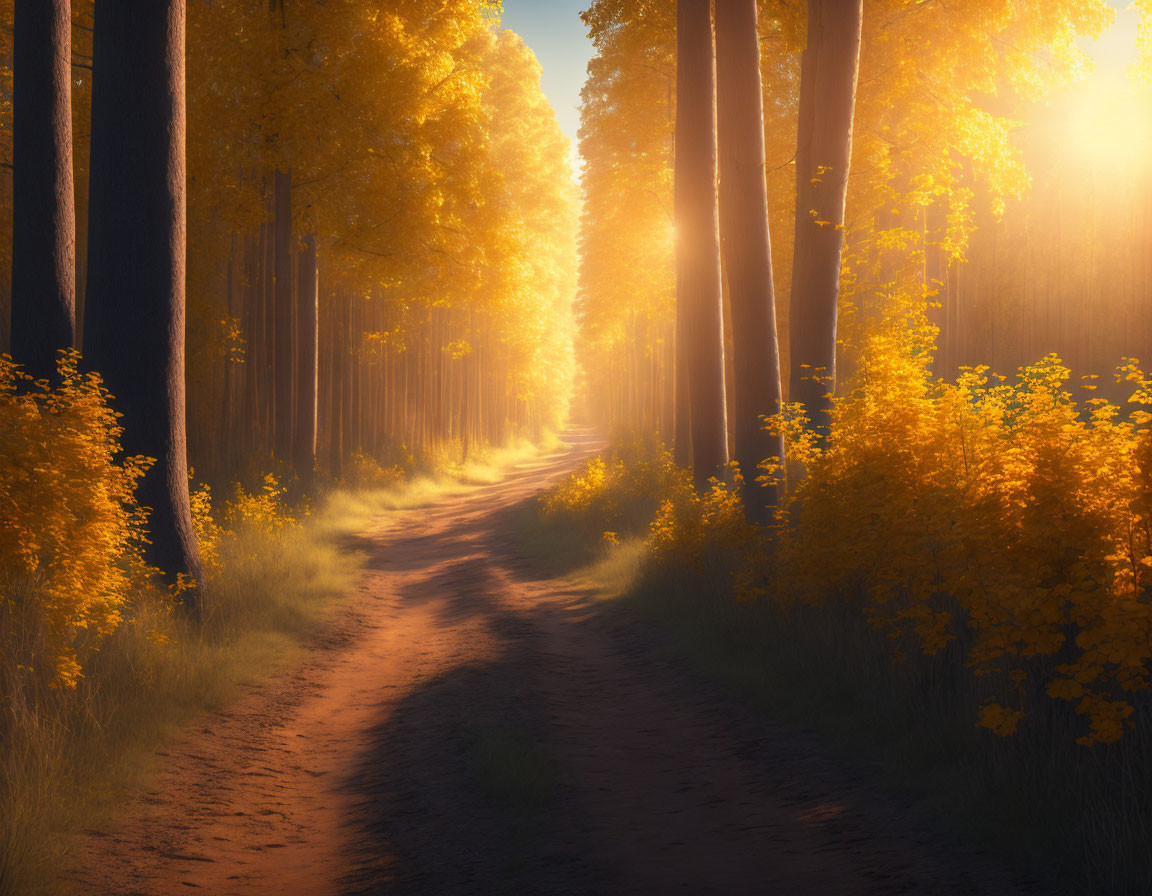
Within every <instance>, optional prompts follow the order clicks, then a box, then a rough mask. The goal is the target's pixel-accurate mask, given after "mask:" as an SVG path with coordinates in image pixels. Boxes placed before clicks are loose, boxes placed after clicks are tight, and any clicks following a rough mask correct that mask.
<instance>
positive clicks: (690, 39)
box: [675, 0, 728, 487]
mask: <svg viewBox="0 0 1152 896" xmlns="http://www.w3.org/2000/svg"><path fill="white" fill-rule="evenodd" d="M677 35H678V39H677V66H678V67H677V74H676V91H677V104H676V109H677V112H676V189H675V193H676V195H675V205H676V274H677V276H676V282H677V290H678V294H677V299H676V301H677V305H678V306H680V305H682V306H683V309H682V310H683V316H682V317H681V318H680V320H681V321H682V322H683V323H684V325H685V326H683V327H681V328H680V332H679V333H678V334H677V335H678V336H687V337H688V338H687V339H686V344H684V345H683V350H682V351H681V352H680V355H681V357H682V358H684V359H685V360H687V367H688V389H689V404H690V413H691V418H692V419H691V432H692V473H693V477H694V479H695V481H696V484H697V486H698V487H703V486H704V485H706V484H707V481H708V479H709V478H710V477H712V476H722V475H723V474H724V467H725V466H726V464H727V463H728V439H727V423H726V419H725V418H726V411H725V407H724V328H723V311H722V291H721V281H720V231H719V221H718V218H717V215H718V211H717V195H716V89H715V85H716V59H715V51H714V46H713V41H712V16H711V10H710V2H709V0H679V8H678V17H677Z"/></svg>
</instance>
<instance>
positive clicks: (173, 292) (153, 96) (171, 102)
mask: <svg viewBox="0 0 1152 896" xmlns="http://www.w3.org/2000/svg"><path fill="white" fill-rule="evenodd" d="M184 22H185V5H184V0H100V6H99V9H98V10H97V13H96V33H95V47H94V51H93V55H94V67H95V69H96V71H98V72H99V73H100V76H99V77H98V78H97V79H96V82H95V85H94V87H95V89H94V91H93V96H92V161H91V184H90V202H89V220H90V225H89V251H88V299H87V308H86V313H85V328H86V332H85V339H84V344H85V349H86V351H87V353H88V354H87V357H88V360H89V361H90V362H91V363H92V365H93V366H94V367H95V368H96V369H97V370H99V371H100V373H101V374H103V376H104V380H105V382H106V383H107V384H108V388H109V390H110V391H111V393H112V395H113V396H114V400H115V404H116V406H117V408H118V409H119V410H121V411H122V412H123V414H124V419H123V425H124V436H123V443H124V448H125V450H126V452H127V453H128V454H129V455H147V456H148V457H153V458H155V459H156V463H155V465H154V466H153V467H152V469H151V470H149V471H148V473H147V475H145V477H144V479H143V481H142V483H141V486H140V491H139V498H140V501H141V503H142V504H143V505H145V506H147V507H149V508H151V514H150V516H149V528H150V532H151V540H152V544H151V546H150V549H149V554H150V557H151V560H152V562H153V563H155V564H156V566H158V567H159V568H160V569H162V570H163V571H164V572H165V574H166V575H167V576H169V577H170V578H171V579H175V578H176V577H177V576H179V575H186V576H190V577H192V578H193V579H195V580H196V581H197V582H199V583H203V581H204V577H203V570H202V569H201V566H200V557H199V551H198V548H197V544H196V532H195V529H194V528H193V525H192V515H191V513H190V509H189V501H188V461H187V453H186V452H187V448H186V438H185V409H184V401H185V398H184V394H185V391H184V390H185V384H184V276H185V251H186V247H185V242H186V218H185V215H186V211H185V188H186V183H185V163H184V137H185V101H184ZM195 593H196V592H195V591H192V590H190V591H187V592H185V600H186V602H188V603H192V602H193V601H194V600H195V597H194V595H195Z"/></svg>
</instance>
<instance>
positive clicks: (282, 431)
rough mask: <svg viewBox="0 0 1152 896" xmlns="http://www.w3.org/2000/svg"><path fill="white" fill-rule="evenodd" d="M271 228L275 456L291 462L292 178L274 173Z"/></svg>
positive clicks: (283, 173)
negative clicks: (274, 360) (273, 215)
mask: <svg viewBox="0 0 1152 896" xmlns="http://www.w3.org/2000/svg"><path fill="white" fill-rule="evenodd" d="M273 192H274V194H275V200H274V205H275V224H274V234H273V254H274V262H273V275H274V277H275V286H274V296H275V299H274V301H275V307H276V324H275V325H276V337H275V351H276V372H275V384H274V386H273V394H274V396H275V398H274V402H275V412H274V413H275V428H276V437H275V443H274V448H275V453H276V456H277V457H278V458H280V460H282V461H285V462H288V463H290V462H291V460H292V410H293V408H292V385H293V382H292V381H293V366H292V324H293V318H294V316H295V315H294V314H293V308H292V175H291V174H290V173H288V172H284V171H277V172H276V175H275V177H274V179H273Z"/></svg>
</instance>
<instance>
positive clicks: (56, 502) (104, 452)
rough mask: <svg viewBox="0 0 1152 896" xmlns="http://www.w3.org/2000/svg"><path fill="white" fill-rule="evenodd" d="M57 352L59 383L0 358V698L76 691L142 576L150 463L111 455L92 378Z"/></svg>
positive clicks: (109, 414) (107, 414)
mask: <svg viewBox="0 0 1152 896" xmlns="http://www.w3.org/2000/svg"><path fill="white" fill-rule="evenodd" d="M78 363H79V356H78V355H77V354H76V353H75V352H66V353H62V354H61V357H60V361H59V367H58V377H59V385H57V386H55V387H52V386H50V385H49V384H48V383H47V382H45V381H38V382H34V381H32V380H31V379H30V378H29V377H28V376H27V375H26V374H24V373H23V372H22V371H21V369H20V368H19V367H18V366H17V365H16V364H15V363H13V361H12V360H11V359H10V358H9V357H8V356H6V355H5V356H0V506H3V508H4V509H3V518H4V523H3V525H2V526H0V651H2V653H3V656H4V658H5V662H4V663H2V664H0V674H2V675H3V677H4V680H0V700H4V699H7V698H8V697H9V696H10V695H11V694H12V693H13V691H14V690H15V689H18V688H20V687H21V686H22V685H24V684H28V683H31V682H35V683H39V684H48V685H52V686H57V687H70V686H73V685H75V683H76V681H77V679H78V678H79V677H80V675H81V669H82V663H83V661H84V659H85V657H86V656H87V655H89V654H91V653H92V651H94V650H96V649H97V648H98V647H99V645H100V643H101V641H102V640H103V639H104V638H106V637H107V636H108V635H109V634H111V632H112V631H113V630H114V629H115V628H116V626H117V625H118V624H119V623H120V621H121V618H122V615H123V612H124V609H125V606H126V605H127V604H128V602H129V601H130V599H131V596H132V594H133V593H134V591H135V590H136V589H137V587H138V586H139V585H140V583H141V582H142V581H143V580H144V579H145V578H147V576H148V574H149V572H150V570H149V569H148V568H147V566H146V565H145V563H144V561H143V559H142V553H141V551H142V547H143V545H144V544H145V543H146V532H145V525H144V523H145V520H144V513H143V511H142V510H141V508H140V506H139V504H138V503H137V501H136V498H135V490H136V485H137V482H138V481H139V479H140V477H141V476H142V475H143V474H144V472H145V471H146V470H147V468H148V466H149V464H150V461H149V460H148V459H146V458H139V457H130V458H124V459H120V458H118V454H119V453H120V444H119V439H120V435H121V428H120V426H119V424H118V423H117V419H116V414H115V413H114V412H113V411H112V410H111V408H110V407H109V405H108V395H107V393H106V392H105V390H104V388H103V387H102V386H101V382H100V379H99V377H98V376H96V375H95V374H90V373H81V372H80V371H79V367H78Z"/></svg>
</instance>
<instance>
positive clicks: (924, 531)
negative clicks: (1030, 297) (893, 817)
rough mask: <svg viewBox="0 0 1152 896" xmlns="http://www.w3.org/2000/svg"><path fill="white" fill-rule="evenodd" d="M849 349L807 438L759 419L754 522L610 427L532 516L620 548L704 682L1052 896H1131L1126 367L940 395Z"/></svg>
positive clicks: (883, 344)
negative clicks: (608, 437) (879, 772)
mask: <svg viewBox="0 0 1152 896" xmlns="http://www.w3.org/2000/svg"><path fill="white" fill-rule="evenodd" d="M863 358H864V359H865V360H864V361H863V362H862V363H861V365H860V368H859V371H858V372H857V374H856V375H855V376H854V377H853V378H852V379H851V381H850V382H848V383H847V384H846V386H845V388H844V389H843V390H842V393H841V394H842V396H843V397H841V398H838V399H837V400H836V407H835V410H834V414H833V426H832V436H831V438H825V439H818V438H816V437H814V436H813V435H812V434H811V430H809V429H808V427H807V426H806V421H803V420H802V419H799V418H798V416H797V414H796V411H795V409H790V410H789V412H787V413H786V414H784V415H781V417H779V418H777V419H775V420H772V421H769V425H771V426H774V427H779V428H782V429H783V430H784V431H785V435H786V437H787V440H788V445H789V448H790V451H791V458H790V459H791V460H792V461H793V465H792V466H791V467H790V469H789V470H787V471H786V470H783V469H780V468H775V467H772V466H771V465H768V466H767V467H766V468H765V470H764V471H763V473H764V475H766V476H768V477H769V478H771V479H773V480H774V481H776V482H777V483H781V484H784V485H786V486H787V487H788V488H787V492H786V494H787V497H786V499H785V501H784V503H783V505H782V506H781V507H780V509H779V513H778V514H777V516H776V519H775V521H774V523H773V524H771V525H768V526H765V527H757V526H751V525H748V524H746V523H745V522H744V520H743V513H742V508H741V507H740V501H739V497H738V496H739V489H738V488H737V487H735V486H734V485H732V484H725V483H723V482H718V481H714V482H713V484H712V486H711V488H710V489H708V490H706V491H704V492H703V493H702V494H697V493H696V492H695V491H694V490H693V489H692V487H691V485H690V483H689V482H688V480H687V478H686V476H685V475H684V474H682V473H681V472H680V471H677V470H676V469H675V465H674V463H673V462H672V459H671V457H670V456H669V455H668V453H667V452H666V451H665V450H664V449H663V448H661V447H660V446H659V445H657V444H656V443H654V442H647V443H646V442H643V441H635V440H633V441H631V442H627V443H622V444H619V445H617V446H615V447H614V448H613V449H611V450H610V451H609V452H608V453H607V454H606V455H605V456H604V457H603V458H600V459H594V460H592V461H590V462H589V463H588V464H587V465H586V466H585V467H584V468H583V469H582V470H579V471H577V472H576V473H575V474H573V475H572V476H571V477H569V478H568V479H567V480H565V481H564V482H562V483H561V484H559V485H558V486H557V487H556V488H555V489H554V490H553V491H552V492H551V493H550V494H549V495H547V496H546V497H545V498H544V499H542V501H541V503H540V506H539V507H538V508H537V511H536V512H537V513H538V514H539V516H540V518H541V522H540V524H539V525H538V526H537V527H536V529H537V530H542V529H544V528H545V527H547V529H548V531H550V532H551V533H553V534H554V535H556V536H557V537H560V542H561V547H559V548H558V549H557V550H558V551H559V552H560V553H563V552H565V551H567V552H569V553H570V554H571V555H572V557H573V559H572V560H571V562H570V565H571V566H572V567H576V566H578V565H579V563H580V562H581V561H580V559H579V558H581V557H582V558H583V562H585V563H591V564H593V566H595V565H598V564H603V563H605V562H606V557H608V556H610V555H611V553H612V547H611V545H610V544H609V545H607V546H605V544H604V543H603V542H604V541H605V537H604V536H602V537H601V543H599V544H597V543H596V541H595V539H594V537H593V535H594V533H595V532H596V531H597V530H600V531H602V532H603V531H607V532H615V531H617V530H620V531H628V532H631V533H633V538H634V539H635V538H639V537H643V538H644V539H645V559H644V561H643V563H642V564H641V565H640V566H639V571H638V572H637V574H636V575H635V576H633V577H632V580H631V582H630V583H628V584H627V585H626V586H625V587H624V588H622V589H621V590H624V591H625V592H626V593H627V595H628V601H627V605H628V606H631V607H633V608H635V609H638V610H640V611H642V612H645V613H647V614H651V615H654V616H656V617H658V618H660V619H662V620H663V621H664V622H665V623H666V624H667V625H668V626H669V628H670V630H671V631H672V632H673V633H674V635H675V639H676V641H677V643H678V644H679V646H680V648H681V649H682V650H683V651H684V652H685V653H686V654H687V655H689V656H690V657H692V659H693V660H694V662H696V663H697V664H698V665H699V666H700V668H701V669H703V670H705V671H706V672H707V673H708V674H709V675H711V676H714V677H716V678H719V679H721V680H723V681H725V682H727V683H728V684H730V685H731V686H733V687H734V688H736V689H738V690H740V691H741V692H743V693H745V694H746V695H748V696H750V697H751V698H753V699H754V700H755V701H756V702H758V703H759V704H761V705H762V706H764V707H765V708H766V709H767V710H769V711H770V713H771V714H772V715H773V716H775V717H777V718H781V719H786V720H789V721H792V722H797V723H801V724H804V725H807V726H810V727H813V728H816V729H818V730H820V731H823V732H824V733H826V734H828V735H831V736H832V738H833V740H834V741H836V742H839V743H841V744H843V745H845V749H848V750H851V751H854V752H860V751H864V752H866V753H867V754H869V755H870V756H872V757H873V758H875V759H877V760H879V761H880V763H881V765H882V766H883V767H884V768H886V769H887V772H888V774H889V778H890V782H891V783H892V784H894V785H895V786H897V787H899V788H902V789H906V790H910V791H913V792H915V793H916V794H918V795H920V796H922V797H924V798H925V799H927V800H929V801H932V802H934V803H935V804H936V805H937V807H938V808H939V809H941V813H940V814H941V815H942V816H943V817H944V818H945V819H947V820H948V823H950V824H952V825H954V826H955V827H957V828H960V829H963V830H964V831H965V832H966V833H968V834H970V835H974V836H976V837H977V838H980V839H983V840H985V841H986V842H987V843H988V844H990V845H991V846H993V847H994V848H999V849H1000V850H1003V851H1005V852H1009V853H1011V854H1012V855H1013V856H1015V857H1017V858H1021V859H1023V860H1024V861H1025V862H1026V863H1027V864H1028V865H1030V866H1031V867H1032V868H1034V869H1038V870H1039V872H1040V873H1043V874H1044V875H1045V876H1049V875H1050V876H1051V877H1053V878H1055V879H1057V880H1061V879H1062V880H1064V881H1065V882H1068V883H1069V887H1070V889H1071V890H1072V891H1073V892H1093V893H1102V894H1104V893H1117V894H1121V893H1123V894H1129V893H1145V892H1149V891H1152V850H1150V848H1149V847H1150V846H1152V837H1150V829H1152V701H1150V699H1149V688H1148V685H1149V675H1150V673H1152V599H1150V597H1149V595H1150V594H1152V591H1150V585H1152V578H1150V573H1149V570H1150V569H1152V539H1150V534H1152V503H1150V501H1149V495H1152V462H1150V461H1149V458H1150V457H1152V431H1150V429H1149V423H1150V422H1152V418H1150V417H1149V416H1148V414H1147V413H1146V411H1145V408H1146V407H1148V405H1149V404H1150V401H1149V398H1150V394H1149V384H1148V379H1147V378H1146V377H1145V376H1144V374H1142V373H1141V372H1140V370H1139V369H1138V368H1137V367H1136V366H1135V364H1128V365H1127V366H1125V367H1124V368H1122V369H1121V370H1120V371H1119V372H1118V378H1119V379H1120V380H1121V381H1123V382H1125V383H1127V384H1129V386H1130V388H1131V391H1132V403H1131V409H1130V410H1127V411H1124V410H1122V409H1120V408H1117V407H1114V406H1113V405H1111V404H1109V403H1108V402H1105V401H1101V400H1096V399H1094V398H1092V397H1091V393H1092V391H1093V388H1092V387H1093V385H1094V384H1093V383H1092V382H1091V381H1088V382H1086V383H1085V384H1084V385H1085V391H1086V392H1088V393H1089V397H1088V398H1087V400H1085V401H1078V400H1077V399H1075V398H1074V397H1073V396H1072V394H1071V390H1070V389H1069V388H1068V386H1067V378H1068V374H1067V370H1066V369H1064V368H1063V366H1062V365H1061V364H1060V363H1059V361H1058V360H1057V359H1055V358H1048V359H1045V360H1044V361H1042V362H1041V363H1039V364H1036V365H1034V366H1032V367H1028V368H1025V369H1023V370H1022V371H1020V374H1019V376H1018V377H1017V378H1016V380H1015V381H1014V382H1011V383H1010V382H1008V381H1006V380H1004V379H1002V378H999V377H996V376H994V375H992V374H991V373H990V372H988V371H986V370H982V369H978V370H973V371H969V372H966V373H965V374H964V375H962V376H961V377H960V379H959V380H958V382H956V383H944V382H940V381H938V380H936V379H935V378H933V377H932V375H931V372H930V365H931V352H930V351H929V350H928V349H927V348H926V347H925V344H924V342H923V341H922V340H920V339H919V338H917V334H916V332H915V331H914V330H913V331H912V333H911V336H910V335H909V331H908V330H906V329H905V330H900V329H898V328H897V329H893V330H891V331H888V332H885V333H880V334H877V335H874V336H872V337H871V338H870V341H869V343H868V345H867V346H866V347H865V351H864V352H863ZM653 470H659V471H662V472H661V473H660V475H658V476H653V475H652V471H653ZM730 478H732V479H735V476H733V477H730ZM581 533H582V534H581ZM612 540H613V539H612V538H608V539H607V541H609V542H610V541H612Z"/></svg>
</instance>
